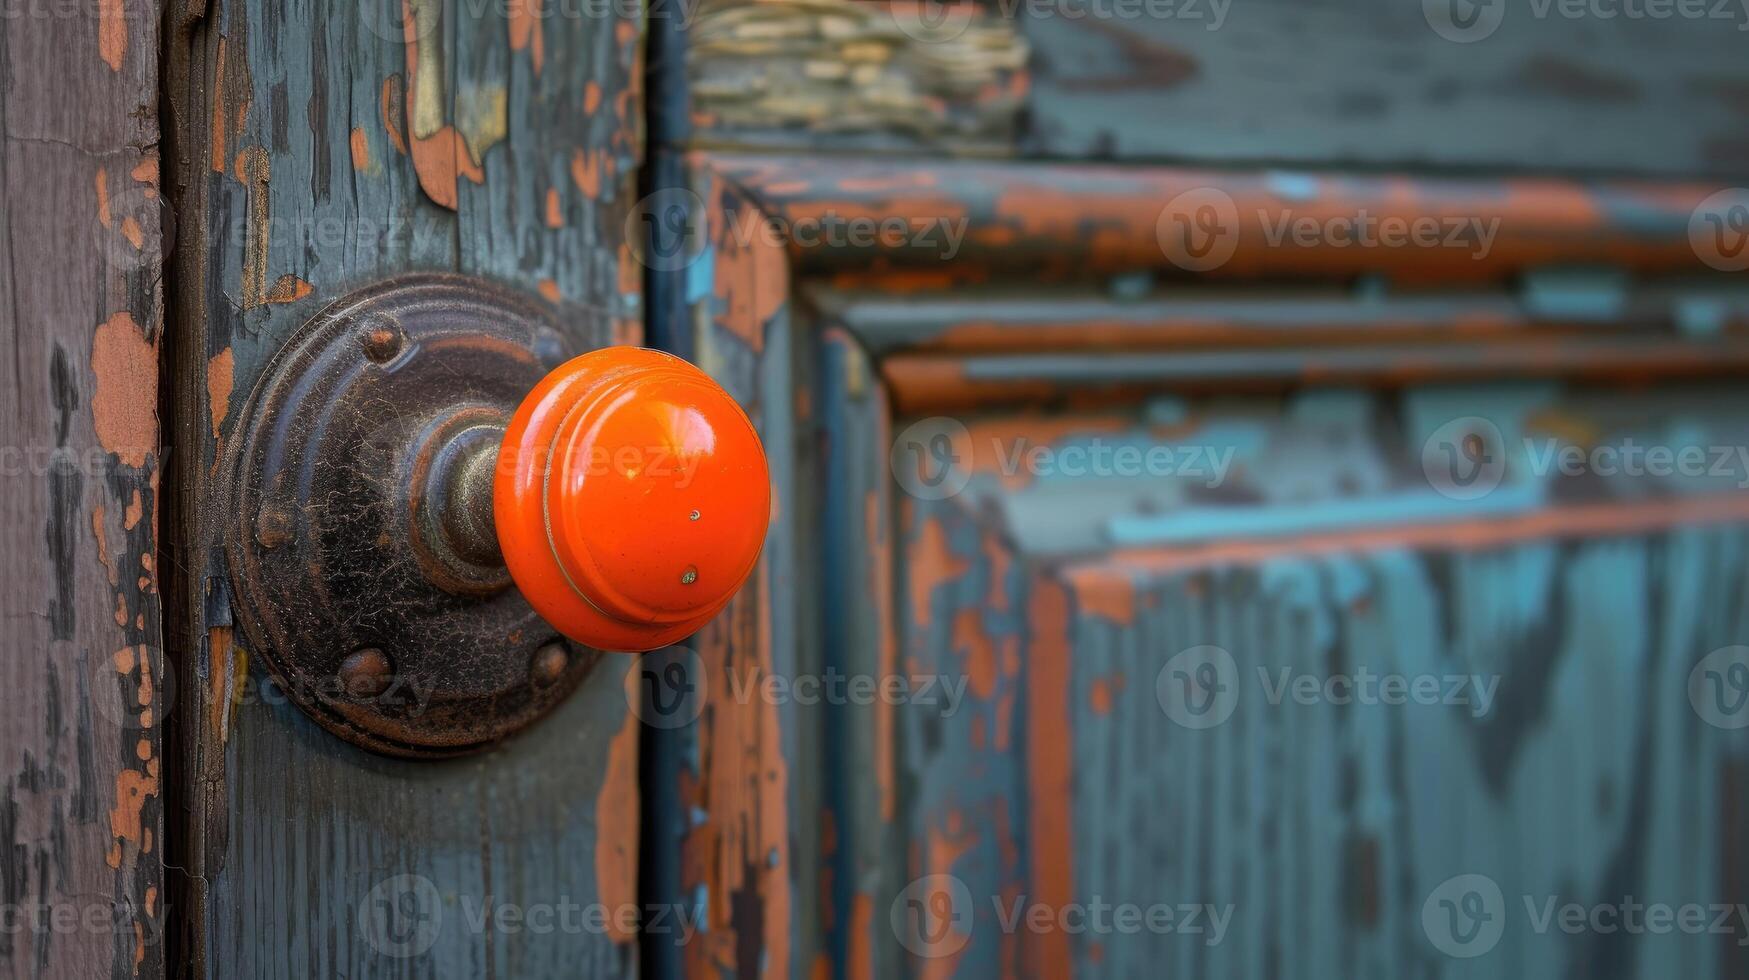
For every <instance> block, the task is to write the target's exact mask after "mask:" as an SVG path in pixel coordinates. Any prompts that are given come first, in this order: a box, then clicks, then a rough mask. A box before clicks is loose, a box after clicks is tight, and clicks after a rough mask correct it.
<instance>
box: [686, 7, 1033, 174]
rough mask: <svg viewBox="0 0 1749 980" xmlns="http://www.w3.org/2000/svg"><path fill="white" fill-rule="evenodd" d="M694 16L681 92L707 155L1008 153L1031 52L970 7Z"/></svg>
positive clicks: (1007, 23) (733, 10) (734, 10)
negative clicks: (709, 149)
mask: <svg viewBox="0 0 1749 980" xmlns="http://www.w3.org/2000/svg"><path fill="white" fill-rule="evenodd" d="M691 9H692V10H693V11H694V17H695V20H694V22H693V23H692V24H691V25H690V29H689V31H688V34H687V45H686V62H687V64H686V69H687V72H686V74H687V78H688V81H689V83H690V84H689V85H688V92H687V94H688V95H689V96H690V101H691V108H690V116H691V119H690V121H691V125H692V132H691V138H692V140H693V141H694V142H696V143H697V144H699V145H710V146H724V147H730V146H743V147H748V148H755V147H763V148H766V149H771V148H776V147H785V148H788V149H792V150H801V149H819V150H840V151H842V150H868V149H882V150H895V149H898V150H906V149H909V150H924V151H928V152H932V153H948V154H971V155H996V156H1006V155H1008V154H1010V153H1012V152H1013V149H1014V146H1015V142H1016V138H1017V135H1018V131H1019V126H1020V111H1021V107H1022V105H1023V103H1024V100H1025V95H1026V90H1027V75H1026V62H1027V54H1028V48H1027V45H1026V42H1025V41H1024V40H1023V39H1022V38H1021V37H1020V35H1019V31H1018V28H1017V27H1016V25H1015V23H1014V22H1013V21H1012V20H1008V19H1004V18H1001V17H995V16H987V15H984V13H983V12H982V11H981V10H977V9H975V8H972V7H971V6H969V5H967V6H965V7H963V8H954V9H949V10H946V11H940V10H937V9H935V8H933V7H928V6H925V5H916V6H912V5H906V4H899V5H888V4H883V3H861V2H854V0H783V2H776V3H772V2H763V3H749V2H746V0H706V2H703V3H699V4H697V5H695V6H693V7H692V8H691ZM672 14H673V11H671V10H657V11H656V12H655V15H656V16H665V15H672ZM962 14H963V15H965V16H964V19H961V16H960V15H962Z"/></svg>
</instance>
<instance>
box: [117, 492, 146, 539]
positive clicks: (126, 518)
mask: <svg viewBox="0 0 1749 980" xmlns="http://www.w3.org/2000/svg"><path fill="white" fill-rule="evenodd" d="M145 510H146V508H145V505H144V504H143V503H142V502H141V501H140V491H139V489H138V488H136V489H135V490H134V496H133V499H132V500H129V501H128V507H127V510H126V511H124V512H123V513H122V525H121V526H122V528H123V529H124V530H128V531H132V530H133V529H134V528H135V527H136V526H138V525H139V523H140V517H141V516H142V515H143V514H144V513H145Z"/></svg>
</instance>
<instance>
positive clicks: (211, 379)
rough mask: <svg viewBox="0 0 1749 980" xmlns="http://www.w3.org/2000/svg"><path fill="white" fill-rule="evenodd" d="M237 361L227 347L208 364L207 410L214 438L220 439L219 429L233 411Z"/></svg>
mask: <svg viewBox="0 0 1749 980" xmlns="http://www.w3.org/2000/svg"><path fill="white" fill-rule="evenodd" d="M235 363H236V359H235V358H234V357H233V356H232V354H231V348H229V347H227V348H225V349H224V350H222V351H219V352H218V353H217V354H214V355H213V356H212V358H211V359H210V360H208V361H207V362H206V396H207V408H208V409H209V410H210V412H211V414H212V420H213V438H214V439H215V440H216V439H218V437H219V429H220V427H221V426H223V425H224V422H225V415H226V413H228V412H229V411H230V410H231V385H232V383H233V381H234V375H235V370H234V369H235Z"/></svg>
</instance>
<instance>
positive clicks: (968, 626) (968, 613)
mask: <svg viewBox="0 0 1749 980" xmlns="http://www.w3.org/2000/svg"><path fill="white" fill-rule="evenodd" d="M953 646H954V649H955V650H963V651H965V666H966V674H967V677H968V678H969V680H970V682H971V693H972V696H973V697H976V698H979V699H983V700H987V699H988V698H989V697H990V695H992V694H994V693H996V651H995V649H994V648H993V647H992V646H991V645H990V638H989V637H988V636H986V635H985V634H984V617H983V613H982V612H981V611H980V610H978V609H962V610H960V611H959V613H958V614H957V615H955V616H954V619H953Z"/></svg>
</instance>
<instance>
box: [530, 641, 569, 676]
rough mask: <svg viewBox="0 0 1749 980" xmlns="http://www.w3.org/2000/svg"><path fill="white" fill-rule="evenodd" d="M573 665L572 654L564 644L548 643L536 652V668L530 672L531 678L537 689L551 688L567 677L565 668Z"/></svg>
mask: <svg viewBox="0 0 1749 980" xmlns="http://www.w3.org/2000/svg"><path fill="white" fill-rule="evenodd" d="M570 665H571V654H570V653H569V652H568V651H567V650H566V649H565V645H564V644H563V643H558V642H554V643H548V644H547V645H546V646H543V647H541V648H540V649H539V650H536V651H535V652H534V667H533V669H532V670H530V671H529V677H530V679H531V680H533V681H534V685H535V686H536V687H550V686H551V685H553V684H557V683H558V682H559V678H561V677H563V676H565V668H566V667H569V666H570Z"/></svg>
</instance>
